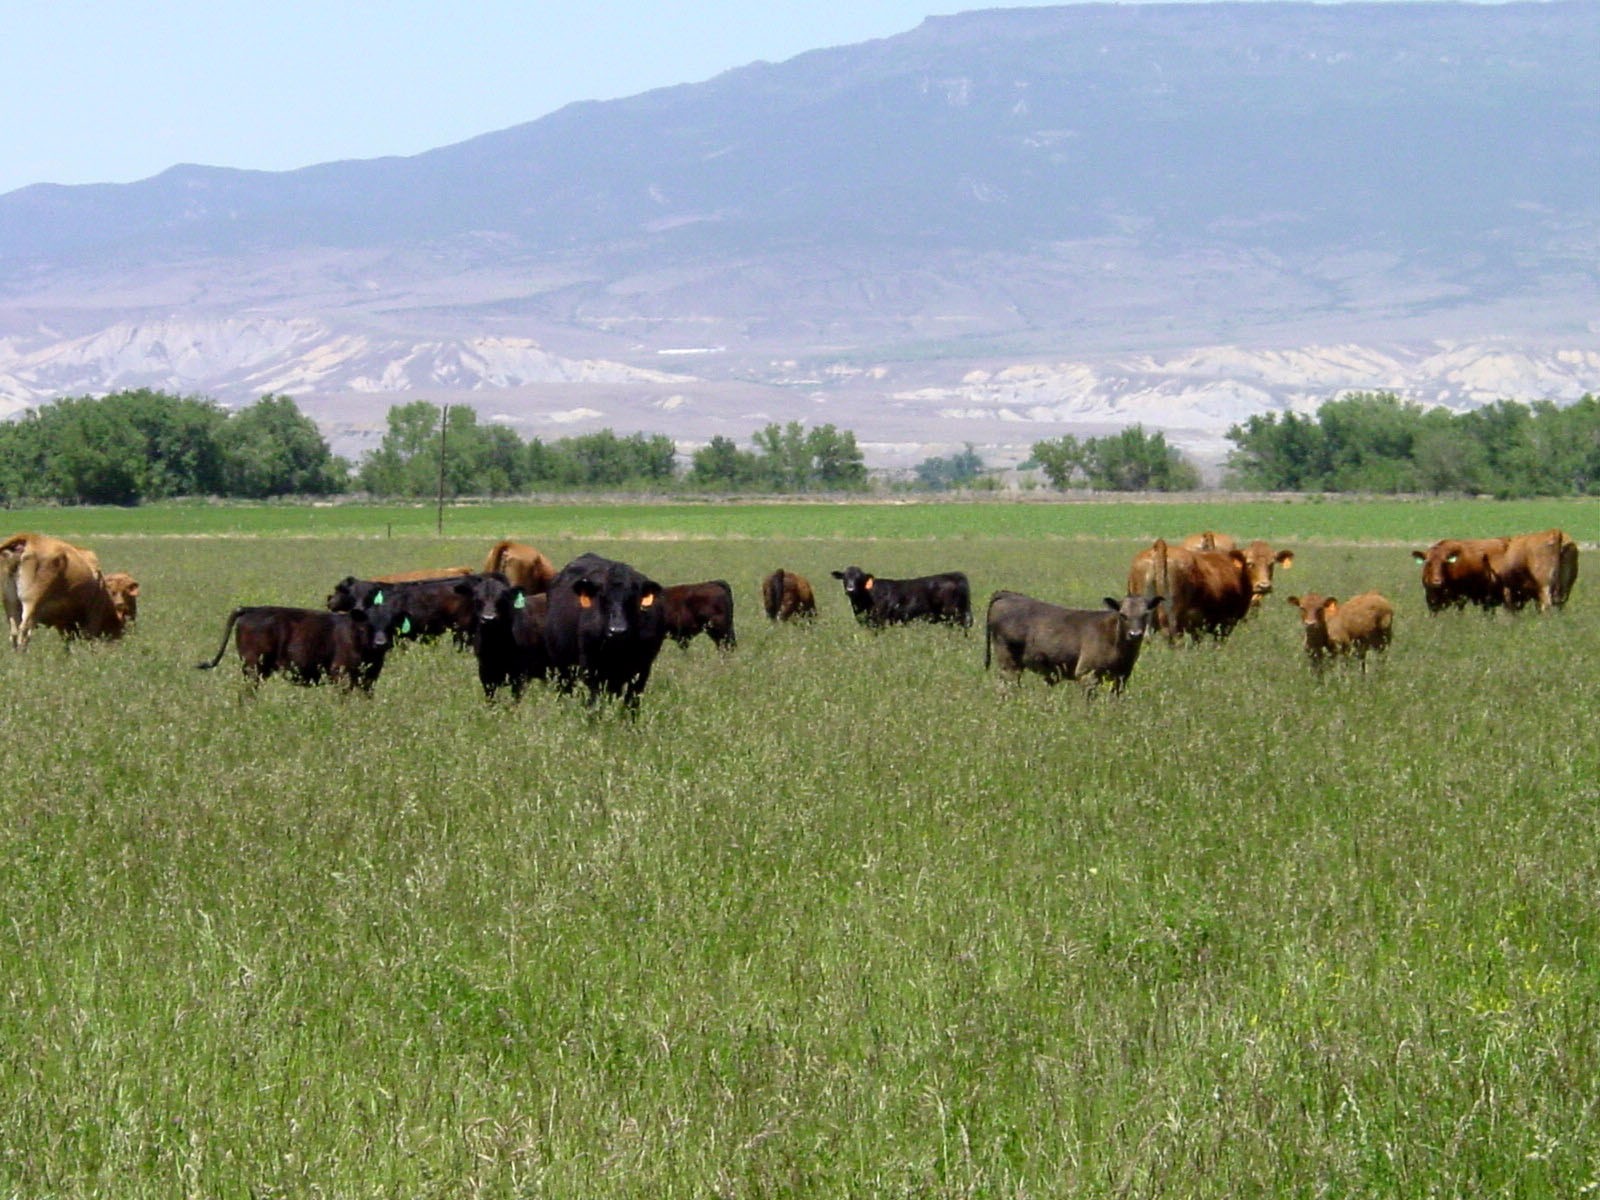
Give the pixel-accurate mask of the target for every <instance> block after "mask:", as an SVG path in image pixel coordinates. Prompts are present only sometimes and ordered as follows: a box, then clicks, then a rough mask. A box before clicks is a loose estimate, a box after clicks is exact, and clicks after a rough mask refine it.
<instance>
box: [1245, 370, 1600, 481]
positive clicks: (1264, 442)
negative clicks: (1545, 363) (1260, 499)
mask: <svg viewBox="0 0 1600 1200" xmlns="http://www.w3.org/2000/svg"><path fill="white" fill-rule="evenodd" d="M1228 440H1229V441H1231V442H1232V443H1233V445H1234V447H1235V448H1234V450H1233V451H1232V452H1231V453H1230V454H1229V456H1228V479H1227V482H1228V484H1229V485H1230V486H1234V487H1238V488H1243V489H1247V490H1252V491H1274V492H1276V491H1284V492H1379V493H1433V494H1442V493H1461V494H1467V495H1490V496H1495V497H1498V498H1501V499H1512V498H1520V497H1528V496H1587V495H1594V494H1595V493H1596V492H1600V399H1596V398H1595V397H1594V396H1593V395H1585V396H1584V397H1583V398H1582V399H1580V400H1578V401H1577V402H1576V403H1574V404H1571V405H1567V406H1565V407H1561V406H1558V405H1556V404H1554V403H1552V402H1551V401H1548V400H1539V401H1536V402H1534V403H1533V404H1522V403H1519V402H1518V401H1515V400H1500V401H1497V402H1495V403H1493V404H1489V405H1486V406H1484V407H1483V408H1479V409H1474V410H1473V411H1471V412H1464V413H1453V412H1450V411H1449V410H1447V409H1442V408H1424V407H1422V406H1421V405H1419V404H1415V403H1411V402H1408V401H1405V400H1402V399H1401V398H1400V397H1399V396H1397V395H1395V394H1393V393H1391V392H1359V393H1355V394H1353V395H1350V396H1346V397H1343V398H1341V399H1338V400H1330V401H1329V402H1327V403H1326V404H1324V405H1322V407H1320V408H1319V409H1318V410H1317V412H1316V414H1315V415H1314V416H1301V415H1298V414H1296V413H1285V414H1278V413H1268V414H1265V415H1261V414H1258V415H1256V416H1253V417H1251V418H1250V419H1249V420H1248V421H1246V422H1244V423H1243V424H1242V425H1235V426H1233V427H1232V428H1231V429H1229V430H1228Z"/></svg>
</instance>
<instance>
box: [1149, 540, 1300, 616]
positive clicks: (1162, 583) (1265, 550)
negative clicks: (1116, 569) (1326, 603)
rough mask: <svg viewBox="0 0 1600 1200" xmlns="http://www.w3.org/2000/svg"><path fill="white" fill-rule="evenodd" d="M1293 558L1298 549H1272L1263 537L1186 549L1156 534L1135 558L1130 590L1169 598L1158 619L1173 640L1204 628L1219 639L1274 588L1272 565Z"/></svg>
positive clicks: (1282, 563) (1283, 562)
mask: <svg viewBox="0 0 1600 1200" xmlns="http://www.w3.org/2000/svg"><path fill="white" fill-rule="evenodd" d="M1293 564H1294V551H1292V550H1279V551H1277V552H1276V553H1274V552H1273V549H1272V547H1271V546H1269V545H1268V544H1267V543H1266V542H1262V541H1256V542H1251V543H1250V544H1249V545H1248V546H1246V547H1245V548H1244V549H1243V550H1239V549H1234V550H1185V549H1183V548H1181V547H1175V546H1168V545H1167V543H1166V542H1165V541H1164V540H1162V539H1160V538H1157V539H1156V542H1155V544H1154V545H1152V546H1151V547H1150V548H1149V549H1148V550H1141V551H1140V552H1139V554H1138V555H1137V556H1136V557H1135V558H1134V560H1133V566H1132V567H1131V568H1130V569H1129V571H1128V593H1129V594H1130V595H1141V596H1142V595H1152V594H1153V595H1158V596H1161V597H1163V598H1164V599H1165V600H1166V604H1165V605H1164V606H1163V608H1162V609H1161V612H1160V614H1159V617H1158V622H1159V623H1160V624H1161V625H1162V626H1164V627H1165V628H1166V631H1167V637H1168V639H1169V641H1172V642H1177V640H1178V639H1179V638H1181V637H1183V636H1184V635H1185V634H1187V635H1189V637H1190V638H1191V639H1193V640H1196V641H1198V640H1199V639H1200V638H1201V637H1202V636H1204V635H1206V634H1210V635H1211V636H1213V637H1215V638H1218V639H1221V638H1225V637H1227V636H1228V634H1230V633H1232V632H1233V627H1234V626H1235V625H1237V624H1238V623H1239V622H1240V621H1242V620H1244V619H1245V617H1247V616H1249V614H1250V610H1251V608H1252V607H1253V606H1254V605H1255V604H1257V603H1258V602H1259V600H1260V598H1261V597H1262V596H1265V595H1267V594H1268V593H1269V592H1271V591H1272V569H1273V567H1275V566H1283V567H1285V568H1287V567H1290V566H1292V565H1293Z"/></svg>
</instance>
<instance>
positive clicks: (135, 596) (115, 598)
mask: <svg viewBox="0 0 1600 1200" xmlns="http://www.w3.org/2000/svg"><path fill="white" fill-rule="evenodd" d="M104 582H105V588H106V594H107V595H109V596H110V597H111V608H112V610H113V611H114V612H115V613H116V614H117V617H118V618H119V619H120V620H121V621H122V622H123V624H128V623H129V622H131V621H133V619H134V618H135V617H137V616H138V615H139V585H138V583H136V582H135V581H134V578H133V576H132V575H129V574H128V573H127V572H126V571H114V572H112V573H111V574H110V575H107V576H106V577H105V581H104Z"/></svg>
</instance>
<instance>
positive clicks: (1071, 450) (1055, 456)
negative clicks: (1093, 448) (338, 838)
mask: <svg viewBox="0 0 1600 1200" xmlns="http://www.w3.org/2000/svg"><path fill="white" fill-rule="evenodd" d="M1029 453H1030V456H1031V457H1032V459H1033V461H1034V462H1036V463H1038V464H1039V469H1040V470H1041V471H1043V472H1044V477H1045V478H1046V479H1048V480H1049V481H1050V486H1051V487H1053V488H1055V489H1056V490H1057V491H1063V492H1064V491H1066V490H1067V488H1069V487H1071V486H1073V484H1074V483H1076V482H1078V481H1080V480H1083V479H1085V478H1087V473H1086V470H1085V465H1086V462H1087V459H1086V456H1085V454H1084V447H1083V444H1082V443H1081V442H1079V441H1078V439H1077V438H1075V437H1073V436H1072V435H1071V434H1070V433H1068V434H1063V435H1062V436H1061V437H1058V438H1051V439H1048V440H1046V441H1042V442H1035V443H1034V444H1033V448H1032V450H1031V451H1030V452H1029Z"/></svg>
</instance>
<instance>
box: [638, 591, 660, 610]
mask: <svg viewBox="0 0 1600 1200" xmlns="http://www.w3.org/2000/svg"><path fill="white" fill-rule="evenodd" d="M655 602H656V598H655V596H654V595H653V594H651V593H649V592H646V593H645V594H644V595H643V596H642V597H640V599H639V607H640V608H649V607H650V606H651V605H652V604H654V603H655Z"/></svg>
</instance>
